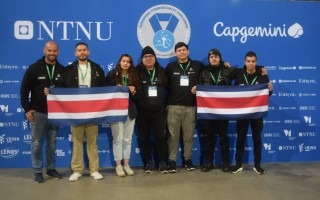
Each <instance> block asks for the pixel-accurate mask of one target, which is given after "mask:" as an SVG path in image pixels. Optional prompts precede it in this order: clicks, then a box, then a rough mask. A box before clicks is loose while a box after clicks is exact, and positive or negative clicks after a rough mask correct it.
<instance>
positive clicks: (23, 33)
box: [14, 20, 113, 41]
mask: <svg viewBox="0 0 320 200" xmlns="http://www.w3.org/2000/svg"><path fill="white" fill-rule="evenodd" d="M112 23H113V22H84V23H83V22H79V21H49V22H45V21H37V23H33V22H32V21H22V20H19V21H16V22H15V23H14V37H15V38H16V39H18V40H31V39H33V38H34V37H37V40H44V39H47V37H49V38H50V39H51V40H57V39H59V38H57V37H60V40H83V39H88V40H91V39H93V37H95V38H96V39H97V40H100V41H107V40H110V39H111V30H112ZM92 29H94V31H92ZM93 33H96V35H94V34H93Z"/></svg>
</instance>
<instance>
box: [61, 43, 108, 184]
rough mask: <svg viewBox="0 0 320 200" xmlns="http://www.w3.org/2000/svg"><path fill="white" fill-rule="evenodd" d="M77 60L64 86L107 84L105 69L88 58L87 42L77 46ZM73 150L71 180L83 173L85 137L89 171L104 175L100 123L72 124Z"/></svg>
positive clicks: (87, 86)
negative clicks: (100, 153)
mask: <svg viewBox="0 0 320 200" xmlns="http://www.w3.org/2000/svg"><path fill="white" fill-rule="evenodd" d="M75 48H76V49H75V56H76V57H77V58H78V60H77V61H75V62H73V63H72V64H71V65H69V66H67V68H66V71H65V73H64V76H63V83H64V85H63V86H64V87H68V88H77V87H79V88H89V87H102V86H106V81H105V76H104V71H103V69H102V68H101V66H100V65H99V64H97V63H95V62H93V61H91V60H89V59H88V57H89V54H90V51H89V49H88V45H87V44H86V43H83V42H80V43H78V44H76V46H75ZM71 133H72V141H73V150H72V160H71V168H72V171H73V174H72V175H71V176H70V177H69V181H77V180H78V179H79V178H80V177H81V176H82V173H83V170H84V163H83V162H84V161H83V139H84V135H85V136H86V139H87V152H88V158H89V173H90V176H91V177H93V178H94V179H96V180H100V179H102V178H103V176H102V175H101V174H100V173H99V156H98V146H97V138H98V124H85V125H77V126H71Z"/></svg>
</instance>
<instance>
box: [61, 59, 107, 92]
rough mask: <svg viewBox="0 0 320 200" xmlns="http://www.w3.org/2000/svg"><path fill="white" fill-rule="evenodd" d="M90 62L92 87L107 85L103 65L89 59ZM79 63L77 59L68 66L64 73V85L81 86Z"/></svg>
mask: <svg viewBox="0 0 320 200" xmlns="http://www.w3.org/2000/svg"><path fill="white" fill-rule="evenodd" d="M88 62H90V67H91V87H102V86H106V80H105V76H104V71H103V69H102V68H101V66H100V65H99V64H97V63H95V62H92V61H91V60H88ZM78 63H79V62H78V61H75V62H73V63H72V64H71V65H68V66H67V68H66V70H65V73H64V74H63V85H62V87H68V88H70V87H73V88H75V87H79V72H78Z"/></svg>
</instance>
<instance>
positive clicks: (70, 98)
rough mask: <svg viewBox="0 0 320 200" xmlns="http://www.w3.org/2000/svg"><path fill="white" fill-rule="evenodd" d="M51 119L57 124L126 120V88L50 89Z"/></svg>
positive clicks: (127, 98) (68, 124)
mask: <svg viewBox="0 0 320 200" xmlns="http://www.w3.org/2000/svg"><path fill="white" fill-rule="evenodd" d="M47 104H48V120H49V122H50V123H52V124H55V125H60V126H61V125H62V126H63V125H65V126H70V125H82V124H101V123H105V122H117V121H126V120H127V117H128V105H129V92H128V88H127V87H118V86H109V87H92V88H50V94H48V96H47Z"/></svg>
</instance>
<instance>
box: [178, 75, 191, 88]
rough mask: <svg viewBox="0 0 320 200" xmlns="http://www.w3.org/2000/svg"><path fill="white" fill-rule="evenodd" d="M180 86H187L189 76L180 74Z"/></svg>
mask: <svg viewBox="0 0 320 200" xmlns="http://www.w3.org/2000/svg"><path fill="white" fill-rule="evenodd" d="M180 86H189V76H188V75H181V76H180Z"/></svg>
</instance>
